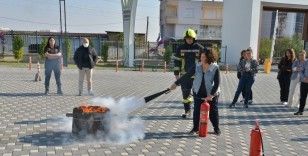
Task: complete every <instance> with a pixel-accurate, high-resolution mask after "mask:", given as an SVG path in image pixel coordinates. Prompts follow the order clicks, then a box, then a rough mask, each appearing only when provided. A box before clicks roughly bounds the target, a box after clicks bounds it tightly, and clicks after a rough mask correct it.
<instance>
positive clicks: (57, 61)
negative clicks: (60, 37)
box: [44, 37, 63, 95]
mask: <svg viewBox="0 0 308 156" xmlns="http://www.w3.org/2000/svg"><path fill="white" fill-rule="evenodd" d="M55 43H56V41H55V39H54V38H53V37H49V38H48V42H47V45H46V47H45V49H44V52H45V58H46V60H45V94H46V95H47V94H49V82H50V77H51V73H52V71H53V72H54V74H55V79H56V84H57V94H58V95H62V94H63V92H62V89H61V64H62V53H61V52H60V49H59V47H58V46H57V45H56V44H55Z"/></svg>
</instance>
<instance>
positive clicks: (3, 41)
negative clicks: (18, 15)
mask: <svg viewBox="0 0 308 156" xmlns="http://www.w3.org/2000/svg"><path fill="white" fill-rule="evenodd" d="M0 42H1V45H2V57H3V58H4V51H5V37H4V32H2V31H1V32H0Z"/></svg>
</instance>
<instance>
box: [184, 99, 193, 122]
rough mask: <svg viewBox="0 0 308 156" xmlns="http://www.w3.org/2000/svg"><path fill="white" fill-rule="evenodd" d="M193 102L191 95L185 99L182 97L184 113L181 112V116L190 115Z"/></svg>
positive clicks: (186, 116)
mask: <svg viewBox="0 0 308 156" xmlns="http://www.w3.org/2000/svg"><path fill="white" fill-rule="evenodd" d="M192 102H193V98H192V97H188V98H187V99H183V104H184V110H185V112H184V114H182V118H184V119H185V118H188V117H190V116H191V106H190V105H191V104H192Z"/></svg>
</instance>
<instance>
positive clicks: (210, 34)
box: [199, 25, 221, 40]
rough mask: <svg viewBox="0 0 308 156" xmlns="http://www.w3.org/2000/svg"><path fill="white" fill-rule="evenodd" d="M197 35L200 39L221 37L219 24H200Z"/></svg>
mask: <svg viewBox="0 0 308 156" xmlns="http://www.w3.org/2000/svg"><path fill="white" fill-rule="evenodd" d="M199 37H200V38H202V39H208V40H211V39H221V26H208V25H201V26H200V33H199Z"/></svg>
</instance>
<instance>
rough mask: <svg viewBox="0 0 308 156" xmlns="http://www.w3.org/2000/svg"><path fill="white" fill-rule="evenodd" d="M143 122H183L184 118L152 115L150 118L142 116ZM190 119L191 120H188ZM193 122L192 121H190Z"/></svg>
mask: <svg viewBox="0 0 308 156" xmlns="http://www.w3.org/2000/svg"><path fill="white" fill-rule="evenodd" d="M141 119H142V120H183V118H182V117H181V116H180V115H178V116H168V115H161V116H159V115H152V116H151V115H150V116H141ZM188 119H190V118H188ZM190 120H191V119H190Z"/></svg>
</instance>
